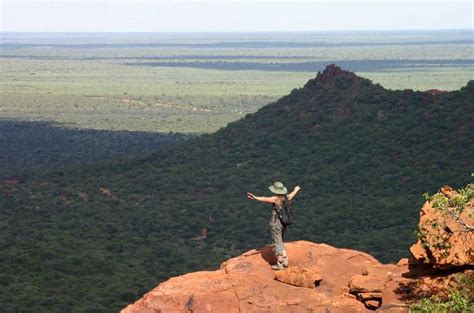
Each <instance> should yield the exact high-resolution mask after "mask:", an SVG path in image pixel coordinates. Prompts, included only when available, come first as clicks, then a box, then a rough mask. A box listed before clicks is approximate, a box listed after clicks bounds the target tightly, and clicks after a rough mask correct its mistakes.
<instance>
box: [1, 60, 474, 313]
mask: <svg viewBox="0 0 474 313" xmlns="http://www.w3.org/2000/svg"><path fill="white" fill-rule="evenodd" d="M473 112H474V82H473V81H471V82H470V83H469V84H468V85H467V86H466V87H464V88H462V89H461V90H459V91H454V92H450V93H446V94H439V95H432V94H429V93H421V92H413V91H409V90H405V91H390V90H386V89H384V88H382V87H381V86H379V85H373V84H372V83H371V82H370V81H369V80H366V79H363V78H360V77H357V76H355V75H354V74H352V73H350V72H346V71H342V70H340V69H339V68H338V67H335V66H329V67H328V68H326V70H325V71H324V72H323V73H320V74H318V76H317V77H316V78H315V79H312V80H310V81H308V83H307V84H306V85H305V86H304V87H303V88H300V89H295V90H293V92H291V93H290V94H289V95H288V96H285V97H283V98H281V99H280V100H278V101H277V102H275V103H272V104H269V105H267V106H265V107H264V108H262V109H261V110H259V111H258V112H256V113H255V114H252V115H248V116H246V117H245V118H243V119H241V120H239V121H237V122H234V123H231V124H229V125H228V126H227V127H225V128H223V129H221V130H219V131H218V132H216V133H214V134H212V135H204V136H201V137H199V138H196V139H191V140H188V141H186V142H181V143H177V144H175V145H173V146H168V147H165V148H162V149H161V150H160V151H159V152H158V153H156V154H154V155H151V156H148V157H143V158H140V159H136V160H133V161H131V160H124V161H120V160H117V161H114V162H111V163H107V164H104V165H103V166H88V167H74V168H69V169H67V170H63V171H58V172H55V173H51V174H49V175H45V176H42V177H22V181H18V180H10V181H5V182H3V183H2V185H0V190H1V191H3V197H2V198H0V199H1V200H0V201H1V202H0V205H1V206H0V208H1V209H0V236H1V240H0V245H1V246H0V261H1V262H0V307H3V308H4V310H5V311H6V312H10V311H23V310H25V311H26V310H28V309H29V310H31V311H35V310H36V311H38V310H46V309H47V310H48V311H52V312H54V311H57V312H65V311H66V312H67V311H71V310H74V311H97V312H99V311H116V310H117V309H118V308H120V307H122V306H124V305H126V304H127V303H129V302H131V301H133V300H134V299H136V298H137V297H139V296H140V295H141V294H143V293H144V292H145V291H146V290H149V289H150V288H151V287H153V286H154V285H155V284H156V283H157V282H158V281H160V280H163V279H165V278H167V277H170V276H173V275H177V274H180V273H183V272H188V271H194V270H198V269H204V268H215V267H216V266H217V265H218V264H219V262H220V261H222V260H224V259H227V258H229V257H230V256H234V255H238V254H239V253H241V252H242V250H246V249H250V248H254V247H257V246H261V245H264V244H266V243H268V239H269V238H268V237H269V236H268V234H267V229H266V227H267V222H268V218H269V214H270V208H268V207H265V206H264V205H259V204H257V203H250V202H249V201H248V200H247V199H246V197H245V192H246V191H253V192H254V193H256V194H267V193H268V191H267V186H268V185H270V184H271V183H272V182H273V181H274V180H281V181H283V182H284V183H285V184H286V185H288V186H289V187H293V185H295V184H299V185H300V186H301V187H302V191H301V193H300V194H299V195H298V199H297V201H296V203H295V208H296V222H295V225H294V226H293V227H292V228H291V229H290V231H289V233H288V240H296V239H305V240H311V241H315V242H326V243H329V244H331V245H335V246H342V247H350V248H354V249H359V250H363V251H367V252H369V253H371V254H372V255H374V256H376V257H378V258H379V259H381V260H382V261H392V260H396V259H397V258H399V257H401V256H405V255H406V254H407V252H406V251H407V247H408V246H409V244H410V243H411V242H412V237H411V233H412V231H413V229H414V227H415V224H416V222H417V219H418V209H419V206H420V205H421V203H422V201H423V199H422V198H421V194H422V193H423V192H425V191H430V192H433V191H435V189H436V188H437V187H439V186H440V185H443V184H451V185H455V186H458V185H462V184H464V183H466V181H467V180H468V178H469V174H470V171H472V167H473V159H474V158H473V144H472V138H473V133H474V125H473V121H474V118H473ZM202 228H207V229H208V234H207V237H206V238H205V239H203V240H200V239H199V238H195V237H196V236H198V235H199V234H200V233H201V229H202Z"/></svg>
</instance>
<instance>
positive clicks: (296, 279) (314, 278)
mask: <svg viewBox="0 0 474 313" xmlns="http://www.w3.org/2000/svg"><path fill="white" fill-rule="evenodd" d="M275 278H276V280H278V281H281V282H283V283H287V284H290V285H294V286H297V287H306V288H314V287H316V286H317V285H319V283H320V281H321V275H320V274H319V273H316V272H315V271H313V270H310V269H307V268H300V267H290V268H288V269H285V270H283V271H277V272H275Z"/></svg>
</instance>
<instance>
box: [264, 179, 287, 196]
mask: <svg viewBox="0 0 474 313" xmlns="http://www.w3.org/2000/svg"><path fill="white" fill-rule="evenodd" d="M268 189H270V191H271V192H273V193H276V194H277V195H286V194H287V193H288V190H287V189H286V187H285V186H284V185H283V184H282V183H280V182H279V181H277V182H275V183H274V184H273V185H271V186H270V187H268Z"/></svg>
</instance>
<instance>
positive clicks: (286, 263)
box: [281, 226, 289, 267]
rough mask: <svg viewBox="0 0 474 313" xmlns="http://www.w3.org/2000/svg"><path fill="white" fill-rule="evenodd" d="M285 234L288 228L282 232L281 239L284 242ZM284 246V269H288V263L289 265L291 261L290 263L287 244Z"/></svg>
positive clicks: (284, 228) (284, 227)
mask: <svg viewBox="0 0 474 313" xmlns="http://www.w3.org/2000/svg"><path fill="white" fill-rule="evenodd" d="M285 233H286V226H283V229H282V231H281V238H282V241H283V240H284V238H285ZM282 244H283V255H282V257H283V266H284V267H288V263H289V261H288V255H287V254H286V249H285V244H284V243H283V242H282Z"/></svg>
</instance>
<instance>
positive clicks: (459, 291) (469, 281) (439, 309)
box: [410, 274, 474, 313]
mask: <svg viewBox="0 0 474 313" xmlns="http://www.w3.org/2000/svg"><path fill="white" fill-rule="evenodd" d="M473 311H474V277H473V275H472V274H465V275H458V277H457V283H456V287H454V288H453V290H452V291H451V293H450V294H449V295H448V296H447V297H445V298H441V297H440V296H438V295H434V296H432V297H429V298H424V299H422V300H421V301H420V302H419V303H416V304H413V305H412V306H411V307H410V312H411V313H466V312H473Z"/></svg>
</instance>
